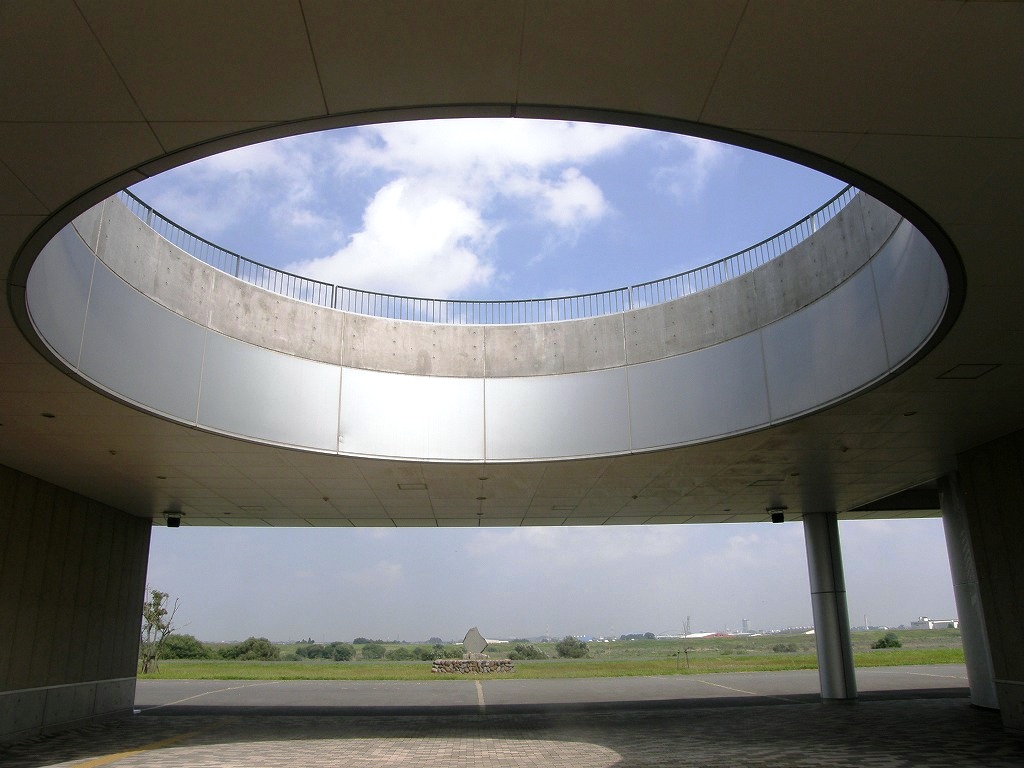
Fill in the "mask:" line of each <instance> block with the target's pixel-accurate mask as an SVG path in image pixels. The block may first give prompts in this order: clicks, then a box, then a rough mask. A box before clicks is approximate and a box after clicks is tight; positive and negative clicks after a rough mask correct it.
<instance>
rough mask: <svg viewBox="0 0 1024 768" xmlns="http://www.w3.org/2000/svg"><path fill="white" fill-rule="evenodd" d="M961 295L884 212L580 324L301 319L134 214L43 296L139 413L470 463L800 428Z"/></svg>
mask: <svg viewBox="0 0 1024 768" xmlns="http://www.w3.org/2000/svg"><path fill="white" fill-rule="evenodd" d="M222 294H223V296H222ZM947 297H948V290H947V282H946V276H945V272H944V269H943V267H942V264H941V262H940V260H939V259H938V257H937V255H936V254H935V251H934V249H933V248H932V247H931V245H930V244H929V243H928V242H927V240H925V239H924V237H923V236H922V235H921V234H920V233H919V232H917V230H915V229H914V228H913V227H912V226H911V225H910V224H909V223H908V222H906V221H902V220H901V219H900V218H899V217H898V216H897V215H896V214H894V213H893V212H892V211H891V210H889V209H888V208H886V207H885V206H882V205H880V204H878V203H877V202H876V201H874V200H872V199H871V198H868V197H866V196H858V197H857V198H856V199H854V200H853V201H851V203H850V204H849V205H848V206H847V207H846V209H845V210H843V211H842V212H841V213H840V215H838V216H837V217H835V218H834V219H832V221H830V222H829V223H828V224H827V225H826V226H824V227H823V228H822V229H820V230H818V231H817V232H816V233H815V234H814V235H813V236H812V237H810V238H808V239H807V240H805V241H804V242H803V243H801V244H800V245H798V246H796V247H794V248H793V249H791V250H790V251H789V252H787V253H785V254H783V255H781V256H780V257H778V258H777V259H775V260H774V261H772V262H769V263H768V264H766V265H764V266H762V267H760V268H758V269H756V270H754V271H752V272H750V273H748V274H747V275H745V276H743V277H741V278H739V279H736V280H732V281H729V282H726V283H723V284H722V285H719V286H716V287H713V288H709V289H707V290H705V291H702V292H700V293H696V294H692V295H689V296H686V297H683V298H681V299H678V300H675V301H671V302H666V303H665V304H660V305H655V306H650V307H646V308H643V309H638V310H635V311H630V312H626V313H619V314H613V315H606V316H603V317H597V318H590V319H582V320H568V321H562V322H552V323H534V324H522V325H443V324H433V323H423V322H412V321H404V320H390V319H383V318H376V317H366V316H360V315H355V314H349V313H345V312H340V311H336V310H332V309H323V308H320V307H316V306H312V305H309V304H303V303H301V302H298V301H295V300H292V299H288V298H285V297H282V296H278V295H276V294H272V293H269V292H267V291H264V290H261V289H259V288H255V287H253V286H250V285H247V284H244V283H242V282H240V281H239V280H236V279H235V278H234V277H231V276H229V275H226V274H224V273H222V272H218V271H217V270H214V269H212V268H210V267H207V266H204V265H203V264H201V263H200V262H198V261H197V260H195V259H192V258H191V257H189V256H187V255H185V254H184V253H183V252H181V251H179V250H178V249H177V248H175V247H174V246H172V245H170V244H169V243H168V242H166V241H164V240H162V239H161V238H160V237H159V236H158V235H157V234H156V233H155V232H153V231H152V230H150V229H149V228H148V227H146V226H145V225H144V224H143V223H142V222H141V221H139V220H138V219H137V218H136V217H135V216H134V215H133V214H131V213H130V212H129V211H128V210H127V209H126V208H125V207H124V206H123V205H121V203H120V202H118V201H116V200H109V201H107V202H106V203H104V204H103V206H102V207H100V208H99V209H94V210H92V211H90V212H89V213H87V214H86V215H84V216H82V217H80V218H79V219H78V220H77V221H76V223H75V226H74V227H73V228H72V227H66V228H65V229H64V230H62V231H61V232H60V233H59V234H58V235H57V236H56V237H55V238H54V239H53V240H52V241H51V242H50V243H49V244H48V245H47V246H46V248H44V249H43V251H42V253H41V254H40V255H39V258H38V259H37V260H36V262H35V264H34V266H33V268H32V272H31V274H30V276H29V280H28V285H27V290H26V303H27V308H28V310H29V314H30V316H31V319H32V323H33V325H34V326H35V328H36V329H37V330H38V331H39V334H40V336H41V337H42V338H44V339H45V340H46V343H47V345H48V346H49V348H50V349H51V350H52V351H53V352H54V354H55V355H56V356H57V357H59V358H60V359H61V360H63V361H64V362H65V363H66V364H67V365H68V367H69V369H70V370H72V371H73V372H74V373H75V374H77V375H80V376H82V377H83V378H84V379H86V380H87V381H89V382H90V383H92V384H93V385H95V386H98V387H101V388H103V389H105V390H106V391H108V392H110V393H111V394H112V395H114V396H116V397H119V398H123V399H125V400H127V401H129V402H131V403H134V404H137V405H139V406H140V407H142V408H145V409H147V410H150V411H153V412H155V413H159V414H161V415H164V416H166V417H168V418H171V419H174V420H175V421H178V422H180V423H184V424H188V425H191V426H197V427H200V428H202V429H209V430H212V431H215V432H220V433H223V434H230V435H234V436H238V437H241V438H243V439H251V440H258V441H261V442H269V443H273V444H277V445H287V446H291V447H295V448H301V449H306V450H314V451H321V452H327V453H340V454H346V455H354V456H372V457H380V458H396V459H417V460H429V461H455V462H483V461H537V460H545V459H553V458H583V457H588V456H599V455H615V454H622V453H629V452H640V451H649V450H657V449H660V448H666V447H671V446H677V445H688V444H692V443H696V442H701V441H706V440H714V439H719V438H721V437H725V436H727V435H732V434H738V433H742V432H746V431H750V430H754V429H760V428H762V427H765V426H768V425H770V424H777V423H781V422H782V421H786V420H789V419H792V418H797V417H799V416H800V415H802V414H805V413H809V412H811V411H814V410H815V409H819V408H821V407H823V406H826V405H828V404H830V403H832V402H835V401H837V400H839V399H841V398H844V397H849V396H850V395H852V394H853V393H855V392H857V391H858V390H860V389H862V388H864V387H867V386H871V385H872V384H873V383H875V382H877V381H880V380H881V379H882V378H884V377H885V376H887V375H890V374H891V373H892V372H894V371H895V370H897V369H898V368H899V367H900V366H901V365H903V364H904V363H905V361H906V360H907V359H908V358H909V357H910V356H911V355H912V354H914V352H915V351H916V350H917V349H918V348H919V347H920V345H921V344H923V343H924V342H925V341H926V340H927V339H928V338H929V336H930V335H931V333H932V332H933V331H934V329H935V327H936V324H937V323H938V321H939V319H940V318H941V316H942V313H943V311H944V309H945V306H946V299H947ZM221 298H224V301H223V302H222V301H220V299H221Z"/></svg>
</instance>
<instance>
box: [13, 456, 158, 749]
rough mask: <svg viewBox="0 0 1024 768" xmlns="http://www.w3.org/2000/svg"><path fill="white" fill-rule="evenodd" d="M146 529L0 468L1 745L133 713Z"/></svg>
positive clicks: (142, 524)
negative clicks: (117, 714)
mask: <svg viewBox="0 0 1024 768" xmlns="http://www.w3.org/2000/svg"><path fill="white" fill-rule="evenodd" d="M150 531H151V523H150V521H149V520H148V519H143V518H138V517H133V516H131V515H128V514H125V513H123V512H119V511H117V510H114V509H111V508H110V507H106V506H103V505H101V504H99V503H97V502H94V501H91V500H90V499H87V498H85V497H83V496H79V495H77V494H74V493H72V492H71V491H67V490H64V489H62V488H58V487H56V486H54V485H51V484H49V483H46V482H43V481H42V480H38V479H36V478H34V477H31V476H29V475H25V474H22V473H20V472H17V471H15V470H13V469H10V468H8V467H4V466H0V741H9V740H13V739H17V738H22V737H25V736H29V735H32V734H34V733H38V732H41V731H44V730H47V729H50V728H55V729H56V728H59V727H62V726H67V725H69V724H71V723H75V722H79V721H86V720H89V719H91V718H94V717H98V716H102V715H109V714H113V713H117V712H126V711H130V710H131V708H132V704H133V701H134V697H135V671H136V660H137V657H138V643H139V626H140V621H141V607H142V601H143V597H144V592H145V581H146V564H147V560H148V557H149V535H150Z"/></svg>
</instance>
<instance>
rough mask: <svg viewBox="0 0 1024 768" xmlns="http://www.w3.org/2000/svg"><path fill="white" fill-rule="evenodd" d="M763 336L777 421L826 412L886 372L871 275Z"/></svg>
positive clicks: (864, 273) (863, 273)
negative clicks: (834, 402)
mask: <svg viewBox="0 0 1024 768" xmlns="http://www.w3.org/2000/svg"><path fill="white" fill-rule="evenodd" d="M761 333H762V334H763V339H764V356H765V368H766V370H767V374H768V392H769V398H770V402H771V413H772V419H773V420H778V419H784V418H788V417H791V416H795V415H797V414H800V413H804V412H806V411H809V410H812V409H814V408H816V407H819V406H822V405H824V404H826V403H828V402H830V401H832V400H835V399H836V398H839V397H842V396H843V395H845V394H847V393H850V392H853V391H854V390H856V389H858V388H859V387H862V386H864V385H865V384H867V383H869V382H871V381H873V380H875V379H877V378H878V377H879V376H882V375H884V374H885V373H886V371H887V370H888V362H887V360H886V355H885V345H884V344H883V341H882V322H881V319H880V317H879V314H878V302H877V301H876V299H875V287H874V282H873V280H872V276H871V270H869V269H862V270H861V271H860V272H858V273H857V274H856V275H854V276H853V277H852V278H851V279H850V280H848V281H847V282H845V283H843V284H842V285H841V286H839V287H838V288H836V289H835V290H834V291H832V292H831V293H829V294H828V295H827V296H825V297H824V298H822V299H821V300H819V301H817V302H815V303H814V304H811V305H810V306H809V307H805V308H804V309H802V310H800V311H799V312H795V313H794V314H792V315H789V316H787V317H785V318H783V319H782V320H779V321H778V322H776V323H772V324H771V325H769V326H766V327H765V328H763V329H762V331H761Z"/></svg>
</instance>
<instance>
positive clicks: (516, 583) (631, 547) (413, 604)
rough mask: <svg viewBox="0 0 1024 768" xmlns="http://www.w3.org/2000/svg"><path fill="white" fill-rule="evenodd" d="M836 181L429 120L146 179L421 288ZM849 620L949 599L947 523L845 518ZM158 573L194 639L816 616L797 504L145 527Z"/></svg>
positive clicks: (941, 612) (750, 236)
mask: <svg viewBox="0 0 1024 768" xmlns="http://www.w3.org/2000/svg"><path fill="white" fill-rule="evenodd" d="M843 186H844V184H843V183H842V182H840V181H837V180H835V179H831V178H829V177H827V176H823V175H821V174H818V173H815V172H813V171H810V170H808V169H806V168H803V167H800V166H796V165H793V164H791V163H787V162H784V161H781V160H778V159H776V158H773V157H769V156H766V155H761V154H758V153H754V152H749V151H745V150H741V149H738V148H735V147H731V146H727V145H720V144H715V143H712V142H707V141H703V140H698V139H694V138H691V137H684V136H676V135H670V134H663V133H657V132H650V131H638V130H635V129H625V128H620V127H615V126H597V125H590V124H579V123H576V124H573V123H555V122H546V121H543V122H542V121H526V120H502V121H480V120H466V121H429V122H420V123H396V124H388V125H378V126H368V127H365V128H358V129H344V130H339V131H333V132H327V133H319V134H311V135H308V136H303V137H296V138H292V139H285V140H281V141H277V142H271V143H266V144H260V145H256V146H253V147H249V148H245V149H240V150H236V151H234V152H230V153H225V154H222V155H218V156H215V157H212V158H209V159H207V160H204V161H200V162H198V163H193V164H191V165H189V166H184V167H182V168H180V169H176V170H174V171H170V172H168V173H165V174H162V175H160V176H158V177H154V178H153V179H150V180H147V181H146V182H143V183H141V184H138V185H136V186H135V187H133V191H134V192H135V193H136V194H138V195H139V196H140V197H142V198H143V199H144V200H146V201H147V202H149V203H150V204H151V205H154V206H155V207H156V208H157V209H158V210H160V211H161V212H163V213H164V214H165V215H167V216H169V217H170V218H172V219H174V220H176V221H177V222H178V223H179V224H181V225H182V226H185V227H187V228H188V229H191V230H192V231H194V232H196V233H197V234H199V235H202V236H204V237H206V238H207V239H210V240H212V241H214V242H216V243H218V244H219V245H221V246H223V247H226V248H229V249H231V250H234V251H237V252H239V253H241V254H242V255H244V256H247V257H249V258H252V259H254V260H256V261H261V262H264V263H267V264H271V265H273V266H277V267H281V268H283V269H287V270H289V271H293V272H297V273H299V274H303V275H306V276H310V277H316V278H318V279H321V280H325V281H328V282H334V283H338V284H342V285H347V286H349V287H354V288H362V289H366V290H377V291H385V292H394V293H401V294H405V295H415V296H424V297H429V298H464V299H507V298H531V297H546V296H558V295H566V294H574V293H582V292H590V291H598V290H604V289H608V288H616V287H620V286H623V285H628V284H631V283H637V282H642V281H645V280H650V279H654V278H658V277H664V276H667V275H670V274H673V273H676V272H680V271H683V270H686V269H690V268H693V267H696V266H700V265H701V264H705V263H707V262H709V261H713V260H715V259H718V258H721V257H724V256H727V255H729V254H730V253H733V252H735V251H737V250H740V249H742V248H744V247H746V246H748V245H751V244H753V243H755V242H757V241H759V240H761V239H763V238H765V237H767V236H770V235H772V234H774V233H775V232H776V231H778V230H780V229H782V228H784V227H786V226H788V225H789V224H791V223H793V222H794V221H796V220H797V219H799V218H801V217H802V216H804V215H805V214H807V213H808V212H810V211H811V210H812V209H814V208H815V207H817V206H818V205H820V204H821V203H823V202H825V201H826V200H827V199H828V198H829V197H831V196H832V195H833V194H835V193H836V192H838V191H839V190H840V189H841V188H842V187H843ZM842 537H843V542H844V548H845V557H846V564H847V582H848V583H847V587H848V591H849V602H850V612H851V623H852V624H854V625H858V624H861V623H862V622H863V617H864V615H865V614H867V617H868V621H869V622H870V623H871V624H888V625H898V624H901V623H909V622H910V621H911V620H913V619H915V618H917V617H918V616H919V615H922V614H924V615H931V616H933V617H939V616H941V617H943V618H945V617H952V616H954V615H955V608H954V603H953V597H952V587H951V585H950V576H949V569H948V565H947V562H946V557H945V548H944V543H943V537H942V527H941V523H940V522H939V521H938V520H918V521H870V522H851V523H846V524H843V526H842ZM149 582H150V584H151V585H152V586H154V587H157V588H160V589H163V590H165V591H168V592H171V593H172V594H173V595H176V596H179V597H180V598H181V601H182V609H181V613H180V618H181V620H182V623H187V624H188V625H189V626H188V629H187V630H186V631H189V632H191V633H192V634H195V635H197V636H199V637H201V638H203V639H207V640H222V639H239V638H244V637H246V636H249V635H264V636H268V637H271V638H272V639H275V640H286V639H295V638H300V637H308V636H310V635H312V636H313V637H314V638H316V639H318V640H336V639H348V640H350V639H351V638H352V637H354V636H356V635H365V636H375V637H387V638H402V639H406V640H420V639H425V638H427V637H430V636H431V635H438V636H442V637H445V638H455V637H460V638H461V636H462V634H464V633H465V631H466V629H468V628H469V627H470V626H473V625H478V626H479V627H480V629H481V631H483V632H484V634H485V635H487V636H489V637H502V636H505V637H507V636H526V635H537V634H543V633H547V634H552V635H564V634H568V633H572V634H614V635H619V634H624V633H630V632H645V631H653V632H659V633H660V632H671V631H678V629H679V628H680V626H681V624H682V621H683V618H684V617H685V616H687V615H689V616H691V617H692V622H691V624H692V628H693V629H694V631H697V630H698V629H703V630H708V631H712V630H719V629H726V628H733V629H738V628H739V627H740V625H741V621H742V619H744V618H747V619H750V623H751V626H752V627H764V628H767V627H779V626H789V625H806V624H809V623H810V622H811V609H810V598H809V595H808V587H807V573H806V564H805V557H804V550H803V534H802V529H801V526H800V525H799V524H785V525H781V526H780V525H774V526H773V525H757V526H752V525H718V526H659V527H650V528H644V527H640V528H634V527H614V528H592V529H587V528H575V529H574V528H521V529H483V530H481V529H464V530H460V529H326V530H325V529H317V530H305V529H244V530H239V529H211V528H192V529H189V528H182V529H179V530H167V529H162V528H158V529H155V530H154V537H153V547H152V554H151V558H150V575H149Z"/></svg>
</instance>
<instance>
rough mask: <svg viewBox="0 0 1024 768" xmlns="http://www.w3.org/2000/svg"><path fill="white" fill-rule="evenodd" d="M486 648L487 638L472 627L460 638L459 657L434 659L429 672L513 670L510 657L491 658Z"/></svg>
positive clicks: (466, 672)
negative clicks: (460, 651)
mask: <svg viewBox="0 0 1024 768" xmlns="http://www.w3.org/2000/svg"><path fill="white" fill-rule="evenodd" d="M486 648H487V640H486V639H485V638H484V636H483V635H481V634H480V630H479V629H477V628H476V627H473V628H472V629H470V630H469V632H467V633H466V636H465V637H464V638H463V639H462V650H463V651H464V653H463V654H462V658H461V659H435V660H434V664H433V666H431V668H430V671H431V672H435V673H437V672H440V673H449V672H457V673H460V674H463V675H466V674H469V673H471V672H515V671H516V667H515V664H513V663H512V659H492V658H490V657H489V656H487V655H486V654H485V653H484V650H485V649H486Z"/></svg>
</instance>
